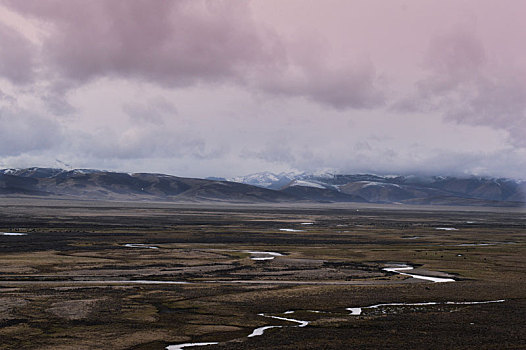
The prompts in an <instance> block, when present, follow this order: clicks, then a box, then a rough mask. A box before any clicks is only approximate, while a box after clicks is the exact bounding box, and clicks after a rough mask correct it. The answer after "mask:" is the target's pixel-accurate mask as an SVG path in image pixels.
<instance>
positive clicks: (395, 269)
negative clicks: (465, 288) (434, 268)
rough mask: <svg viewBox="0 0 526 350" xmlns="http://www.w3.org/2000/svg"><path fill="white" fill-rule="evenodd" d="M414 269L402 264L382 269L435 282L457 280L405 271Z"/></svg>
mask: <svg viewBox="0 0 526 350" xmlns="http://www.w3.org/2000/svg"><path fill="white" fill-rule="evenodd" d="M413 269H414V267H413V266H409V265H400V266H396V267H386V268H383V269H382V270H383V271H387V272H394V273H398V274H400V275H404V276H411V277H413V278H418V279H421V280H426V281H431V282H435V283H443V282H455V280H454V279H453V278H444V277H431V276H423V275H417V274H414V273H407V272H403V271H408V270H413Z"/></svg>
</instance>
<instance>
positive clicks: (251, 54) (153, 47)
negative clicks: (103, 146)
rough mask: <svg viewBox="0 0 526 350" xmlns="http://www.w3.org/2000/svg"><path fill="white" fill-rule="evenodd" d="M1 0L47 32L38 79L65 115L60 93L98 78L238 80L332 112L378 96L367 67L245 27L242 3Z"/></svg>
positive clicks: (371, 102)
mask: <svg viewBox="0 0 526 350" xmlns="http://www.w3.org/2000/svg"><path fill="white" fill-rule="evenodd" d="M4 3H5V4H6V5H8V6H9V7H10V9H12V10H15V11H17V12H18V13H20V14H22V15H24V16H30V17H33V18H36V19H37V20H39V21H41V22H42V23H44V24H45V25H46V26H48V27H49V28H51V31H50V33H48V35H46V36H44V37H43V46H42V55H43V57H42V62H43V65H45V67H43V68H45V70H47V73H46V77H49V79H51V80H52V81H53V84H52V85H51V90H52V91H51V92H50V93H49V94H48V96H49V97H50V101H49V102H50V104H51V105H52V107H53V109H54V110H55V111H58V112H61V111H68V108H69V106H68V105H67V103H64V101H62V100H61V99H60V95H61V93H64V92H65V91H67V89H68V87H75V86H78V85H81V84H84V83H86V82H89V81H91V80H93V79H97V78H100V77H117V78H132V79H140V80H145V81H149V82H153V83H156V84H159V85H162V86H166V87H184V86H189V85H193V84H196V83H199V82H208V83H210V82H213V83H214V82H216V83H233V84H241V85H242V86H248V87H251V88H253V89H254V90H256V91H261V90H263V91H265V92H267V93H270V94H278V95H287V96H299V97H304V98H307V99H311V100H313V101H316V102H318V103H321V104H325V105H330V106H333V107H335V108H340V109H342V108H368V107H374V106H376V105H378V104H381V103H382V102H383V99H382V95H381V94H380V93H379V92H378V91H377V90H378V86H377V84H376V72H375V70H374V66H373V65H372V63H370V62H369V63H367V64H358V65H353V64H351V63H349V62H346V64H344V65H341V66H337V67H334V66H333V65H331V64H330V62H328V61H327V60H328V57H325V56H324V55H323V54H322V53H321V52H319V51H312V52H310V53H309V55H308V56H309V57H308V59H307V57H306V55H303V52H302V53H297V52H294V50H292V49H290V48H288V47H287V45H286V44H285V43H284V42H283V40H282V39H281V38H280V37H279V36H278V35H277V34H276V33H274V32H272V31H271V30H269V29H268V28H265V27H264V26H262V25H259V24H257V23H255V22H254V20H253V19H252V18H251V13H250V9H249V8H248V6H247V5H246V4H244V3H243V2H237V1H219V0H218V1H204V0H179V1H150V0H112V1H106V0H90V1H82V0H68V1H64V0H49V1H41V0H26V1H14V0H4ZM41 68H42V67H41ZM18 70H19V71H23V68H20V69H18ZM46 79H47V78H46ZM53 98H56V99H57V101H56V102H53V101H52V100H51V99H53ZM53 104H54V106H53Z"/></svg>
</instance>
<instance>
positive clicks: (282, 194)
mask: <svg viewBox="0 0 526 350" xmlns="http://www.w3.org/2000/svg"><path fill="white" fill-rule="evenodd" d="M0 196H4V197H6V196H7V197H19V196H31V197H34V196H36V197H46V198H74V199H97V200H146V201H180V202H188V201H189V202H201V201H221V202H233V203H285V202H292V203H294V202H366V203H367V202H369V203H400V204H419V205H478V206H522V205H524V203H526V182H524V181H518V180H512V179H495V178H483V177H474V176H472V177H465V178H460V177H445V176H428V177H425V176H415V175H411V176H380V175H372V174H355V175H333V174H318V175H313V174H306V173H302V174H295V173H282V174H273V173H269V172H265V173H258V174H252V175H248V176H244V177H236V178H232V179H223V178H207V179H196V178H184V177H177V176H171V175H164V174H153V173H133V174H130V173H120V172H110V171H102V170H93V169H77V170H63V169H55V168H27V169H3V170H0Z"/></svg>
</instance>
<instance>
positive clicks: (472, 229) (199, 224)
mask: <svg viewBox="0 0 526 350" xmlns="http://www.w3.org/2000/svg"><path fill="white" fill-rule="evenodd" d="M525 214H526V212H524V210H521V209H509V210H506V209H495V210H492V209H490V208H484V209H481V208H467V207H464V208H433V207H416V206H415V207H410V206H406V207H397V206H377V207H374V208H373V207H367V206H366V205H351V204H349V205H345V206H336V205H334V206H332V205H320V206H315V205H308V206H300V207H298V206H293V205H290V206H286V205H279V206H271V205H268V206H262V205H259V206H242V205H236V206H228V205H224V204H169V203H141V202H135V203H130V202H128V203H117V202H113V203H112V202H82V201H53V200H50V201H46V200H32V199H25V200H17V199H5V200H3V201H2V204H0V339H1V341H0V349H100V348H105V349H164V348H166V347H168V346H172V347H171V348H170V349H177V348H180V347H175V346H174V345H177V344H186V343H190V344H191V343H214V344H211V345H202V346H197V344H195V345H196V346H195V347H192V349H207V350H208V349H378V348H385V349H396V348H406V349H407V348H409V349H495V348H499V349H518V348H526V333H525V332H524V329H525V328H526V321H525V318H524V315H525V314H526V271H525V269H524V267H525V263H526V215H525ZM411 267H413V269H411ZM386 269H387V270H386ZM358 310H359V312H358ZM249 335H250V336H249Z"/></svg>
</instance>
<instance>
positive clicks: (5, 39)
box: [0, 22, 36, 84]
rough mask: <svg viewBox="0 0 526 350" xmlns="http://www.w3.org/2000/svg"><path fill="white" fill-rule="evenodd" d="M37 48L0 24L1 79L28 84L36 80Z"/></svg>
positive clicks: (17, 33)
mask: <svg viewBox="0 0 526 350" xmlns="http://www.w3.org/2000/svg"><path fill="white" fill-rule="evenodd" d="M35 55H36V48H35V46H34V45H32V44H31V42H30V41H29V40H27V39H26V38H25V37H24V36H23V35H21V34H20V33H19V32H17V31H15V30H13V29H12V28H9V27H8V26H6V25H4V24H3V23H1V22H0V78H1V77H4V78H7V79H8V80H10V81H11V82H14V83H18V84H27V83H29V82H31V81H32V80H33V78H34V68H35V67H34V63H35V62H34V57H35Z"/></svg>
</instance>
